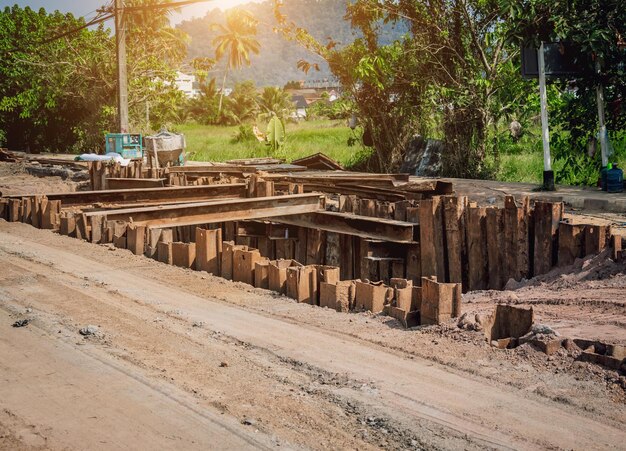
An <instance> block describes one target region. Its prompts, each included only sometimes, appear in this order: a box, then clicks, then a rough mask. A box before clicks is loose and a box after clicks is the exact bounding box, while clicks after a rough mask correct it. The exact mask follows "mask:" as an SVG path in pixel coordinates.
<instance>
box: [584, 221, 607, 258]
mask: <svg viewBox="0 0 626 451" xmlns="http://www.w3.org/2000/svg"><path fill="white" fill-rule="evenodd" d="M608 239H609V227H608V226H603V225H588V226H587V227H585V255H595V254H599V253H600V252H602V251H603V250H604V248H605V247H606V245H607V241H608Z"/></svg>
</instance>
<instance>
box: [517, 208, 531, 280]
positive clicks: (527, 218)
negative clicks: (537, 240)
mask: <svg viewBox="0 0 626 451" xmlns="http://www.w3.org/2000/svg"><path fill="white" fill-rule="evenodd" d="M517 240H518V246H517V271H518V274H517V275H518V277H519V278H520V279H529V278H530V277H531V274H532V268H531V262H532V254H531V250H532V248H533V245H532V243H533V241H534V227H533V216H532V213H531V209H530V200H529V198H528V197H527V196H524V197H522V199H521V216H520V217H519V221H518V233H517Z"/></svg>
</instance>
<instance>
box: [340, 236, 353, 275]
mask: <svg viewBox="0 0 626 451" xmlns="http://www.w3.org/2000/svg"><path fill="white" fill-rule="evenodd" d="M354 240H355V238H354V237H353V236H351V235H345V234H339V247H340V249H341V250H340V252H339V263H338V265H339V268H340V269H341V280H352V279H354V278H355V275H354Z"/></svg>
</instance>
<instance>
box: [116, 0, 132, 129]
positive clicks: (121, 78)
mask: <svg viewBox="0 0 626 451" xmlns="http://www.w3.org/2000/svg"><path fill="white" fill-rule="evenodd" d="M115 42H116V47H117V89H118V90H117V102H118V104H117V112H118V119H119V125H120V133H128V132H129V125H128V78H127V75H126V24H125V20H124V0H115Z"/></svg>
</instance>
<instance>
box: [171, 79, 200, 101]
mask: <svg viewBox="0 0 626 451" xmlns="http://www.w3.org/2000/svg"><path fill="white" fill-rule="evenodd" d="M174 83H175V84H176V87H177V88H178V89H179V90H180V91H182V92H183V93H184V94H185V96H187V98H190V99H191V98H194V97H198V96H199V95H200V89H199V85H198V82H197V81H196V76H195V75H188V74H185V73H183V72H177V73H176V81H175V82H174Z"/></svg>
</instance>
